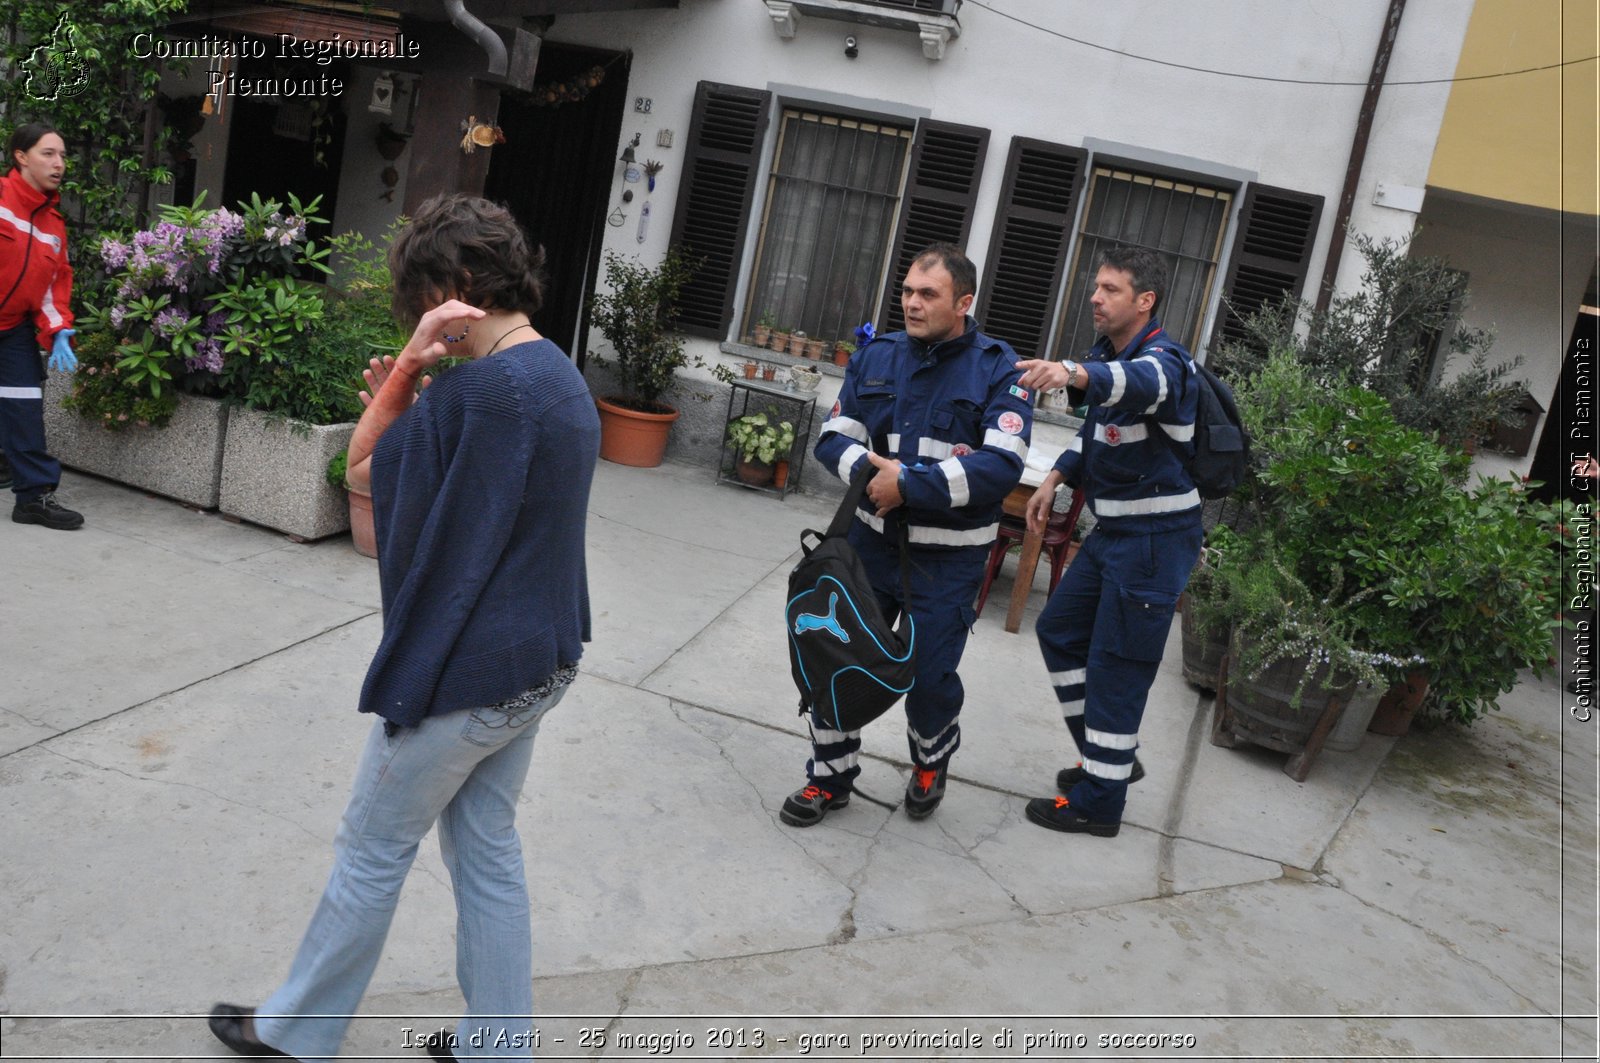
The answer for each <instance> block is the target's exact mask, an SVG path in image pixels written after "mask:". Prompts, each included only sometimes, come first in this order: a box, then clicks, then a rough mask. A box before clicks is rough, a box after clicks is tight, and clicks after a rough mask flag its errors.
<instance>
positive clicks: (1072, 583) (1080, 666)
mask: <svg viewBox="0 0 1600 1063" xmlns="http://www.w3.org/2000/svg"><path fill="white" fill-rule="evenodd" d="M1104 541H1105V536H1104V535H1090V536H1089V537H1088V538H1087V539H1085V540H1084V542H1083V545H1082V546H1081V547H1080V548H1079V550H1078V556H1077V557H1075V558H1074V559H1073V561H1072V564H1070V565H1068V566H1067V569H1066V571H1065V572H1063V573H1062V574H1061V582H1060V583H1058V584H1056V589H1055V593H1054V594H1052V595H1050V600H1049V601H1048V602H1046V603H1045V607H1044V609H1043V611H1042V612H1040V613H1039V619H1038V620H1037V621H1035V622H1034V625H1033V631H1034V634H1035V635H1036V636H1037V637H1038V639H1039V653H1040V655H1041V656H1042V657H1043V658H1044V666H1045V670H1046V671H1047V672H1048V673H1049V675H1050V686H1051V688H1052V689H1054V690H1055V692H1056V700H1057V701H1058V702H1060V704H1061V716H1062V719H1064V720H1065V721H1066V724H1067V732H1068V733H1069V734H1071V735H1072V742H1073V744H1074V745H1075V746H1077V747H1078V753H1079V755H1080V756H1084V755H1086V754H1085V753H1084V741H1085V740H1084V726H1083V708H1084V699H1085V697H1086V696H1087V691H1088V678H1089V677H1088V668H1087V665H1088V661H1089V644H1090V641H1091V640H1092V639H1093V637H1094V625H1095V616H1096V614H1097V612H1098V611H1099V606H1100V589H1101V582H1102V573H1101V569H1100V566H1101V549H1100V547H1101V545H1102V544H1103V543H1104Z"/></svg>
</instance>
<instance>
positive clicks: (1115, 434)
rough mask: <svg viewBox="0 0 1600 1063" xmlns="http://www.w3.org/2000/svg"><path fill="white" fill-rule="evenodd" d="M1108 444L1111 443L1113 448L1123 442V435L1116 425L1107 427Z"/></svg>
mask: <svg viewBox="0 0 1600 1063" xmlns="http://www.w3.org/2000/svg"><path fill="white" fill-rule="evenodd" d="M1106 442H1107V443H1110V444H1111V445H1112V446H1116V445H1117V444H1118V443H1120V442H1122V433H1121V432H1119V431H1118V430H1117V426H1116V425H1114V424H1108V425H1106Z"/></svg>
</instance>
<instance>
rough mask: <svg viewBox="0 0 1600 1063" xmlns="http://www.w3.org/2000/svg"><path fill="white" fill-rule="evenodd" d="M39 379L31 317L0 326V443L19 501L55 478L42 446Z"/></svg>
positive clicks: (50, 486)
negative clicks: (14, 324) (27, 319)
mask: <svg viewBox="0 0 1600 1063" xmlns="http://www.w3.org/2000/svg"><path fill="white" fill-rule="evenodd" d="M43 383H44V367H43V365H42V364H41V363H40V360H39V347H38V343H37V342H36V341H35V339H34V331H33V323H32V322H24V323H22V324H21V325H18V326H17V327H16V328H13V329H7V330H6V331H4V332H0V449H3V450H4V452H5V456H6V460H8V461H9V462H11V490H12V491H13V492H15V493H16V496H17V500H18V501H21V502H31V501H33V500H34V499H35V498H38V497H39V496H40V495H42V494H44V493H45V492H46V491H52V490H54V489H55V487H56V485H57V484H59V483H60V482H61V464H60V463H59V462H57V461H56V459H54V458H52V457H51V456H50V453H49V451H48V450H46V449H45V439H44V393H43V391H42V390H41V388H40V385H41V384H43Z"/></svg>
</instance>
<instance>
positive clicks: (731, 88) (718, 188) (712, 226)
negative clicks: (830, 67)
mask: <svg viewBox="0 0 1600 1063" xmlns="http://www.w3.org/2000/svg"><path fill="white" fill-rule="evenodd" d="M771 98H772V93H770V92H766V91H763V90H760V89H746V88H741V87H739V86H737V85H719V84H716V83H714V82H710V81H702V82H700V87H699V88H698V89H697V90H696V92H695V97H694V116H693V118H692V119H691V120H690V123H689V139H688V143H687V144H686V145H685V148H686V150H685V153H684V154H685V158H684V163H683V184H682V186H681V187H680V188H679V190H678V206H677V210H676V211H675V212H674V214H673V218H672V240H671V243H672V246H673V247H675V248H678V249H679V250H681V251H683V252H684V253H685V254H686V255H688V256H689V257H690V258H691V259H694V258H698V259H700V260H701V261H700V265H699V268H698V269H696V270H695V274H694V277H693V278H692V279H691V280H690V281H689V283H688V284H687V285H685V286H684V289H683V292H682V294H681V296H680V297H679V299H678V320H677V324H678V327H679V328H681V329H682V330H683V331H684V332H686V333H689V334H691V335H695V336H706V337H709V338H711V339H716V340H720V339H722V338H724V337H725V336H726V335H727V333H728V324H729V322H731V321H732V320H733V294H734V289H735V288H736V287H737V282H738V279H739V276H738V274H739V261H740V258H741V256H742V255H743V252H744V238H745V233H746V231H748V229H749V220H750V201H751V199H752V197H753V195H754V192H755V186H756V176H757V171H758V170H759V168H760V165H761V148H762V143H763V139H764V137H765V135H766V131H767V114H768V111H769V110H770V108H769V106H768V104H769V102H770V100H771Z"/></svg>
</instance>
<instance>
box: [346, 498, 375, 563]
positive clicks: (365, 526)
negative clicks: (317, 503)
mask: <svg viewBox="0 0 1600 1063" xmlns="http://www.w3.org/2000/svg"><path fill="white" fill-rule="evenodd" d="M346 493H347V494H348V495H349V496H350V544H351V545H352V546H354V547H355V548H356V553H358V554H360V555H361V556H362V557H377V556H378V529H377V527H376V525H375V523H374V520H373V516H372V496H371V495H369V494H368V493H367V492H365V491H357V490H354V489H353V488H352V489H347V491H346Z"/></svg>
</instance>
